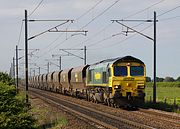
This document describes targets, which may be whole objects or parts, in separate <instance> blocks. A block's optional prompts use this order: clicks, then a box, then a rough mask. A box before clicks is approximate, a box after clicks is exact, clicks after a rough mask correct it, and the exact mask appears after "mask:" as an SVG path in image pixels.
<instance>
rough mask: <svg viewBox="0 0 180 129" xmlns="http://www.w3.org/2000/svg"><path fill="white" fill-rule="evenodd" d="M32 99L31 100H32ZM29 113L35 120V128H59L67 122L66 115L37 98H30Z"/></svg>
mask: <svg viewBox="0 0 180 129" xmlns="http://www.w3.org/2000/svg"><path fill="white" fill-rule="evenodd" d="M32 99H33V100H32ZM30 101H31V105H32V108H31V111H30V112H31V114H32V115H33V117H34V118H35V119H36V120H37V122H36V128H37V129H42V128H49V129H59V128H63V127H64V126H66V125H67V124H68V120H67V118H66V116H64V114H63V113H62V112H59V111H58V109H57V108H55V107H51V106H50V105H48V104H46V103H44V102H43V101H41V100H39V99H37V98H31V99H30Z"/></svg>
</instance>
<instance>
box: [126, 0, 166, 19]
mask: <svg viewBox="0 0 180 129" xmlns="http://www.w3.org/2000/svg"><path fill="white" fill-rule="evenodd" d="M164 1H165V0H160V1H159V2H156V3H154V4H152V5H150V6H148V7H146V8H144V9H142V10H140V11H138V12H135V13H133V14H130V15H128V16H126V17H124V19H127V18H129V17H132V16H135V15H137V14H139V13H142V12H144V11H146V10H147V9H150V8H152V7H153V6H156V5H158V4H160V3H162V2H164Z"/></svg>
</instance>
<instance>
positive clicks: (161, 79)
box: [146, 77, 180, 82]
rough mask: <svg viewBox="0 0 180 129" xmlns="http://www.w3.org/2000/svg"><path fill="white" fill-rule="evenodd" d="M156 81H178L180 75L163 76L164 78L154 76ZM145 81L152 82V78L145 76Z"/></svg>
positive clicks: (179, 80)
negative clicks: (175, 76) (175, 77)
mask: <svg viewBox="0 0 180 129" xmlns="http://www.w3.org/2000/svg"><path fill="white" fill-rule="evenodd" d="M156 81H157V82H180V77H178V78H177V79H174V78H173V77H165V78H160V77H156ZM146 82H153V79H151V78H150V77H146Z"/></svg>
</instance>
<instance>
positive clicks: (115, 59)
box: [91, 56, 144, 66]
mask: <svg viewBox="0 0 180 129" xmlns="http://www.w3.org/2000/svg"><path fill="white" fill-rule="evenodd" d="M117 61H122V62H123V61H131V62H138V63H142V64H144V62H142V61H141V60H140V59H138V58H135V57H132V56H124V57H117V58H111V59H106V60H102V61H100V62H97V63H94V64H92V65H91V66H96V65H101V64H102V65H107V64H114V63H116V62H117Z"/></svg>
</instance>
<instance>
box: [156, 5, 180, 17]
mask: <svg viewBox="0 0 180 129" xmlns="http://www.w3.org/2000/svg"><path fill="white" fill-rule="evenodd" d="M179 7H180V5H178V6H176V7H174V8H172V9H170V10H167V11H165V12H164V13H161V14H159V15H157V17H161V16H163V15H165V14H167V13H169V12H172V11H174V10H176V9H178V8H179Z"/></svg>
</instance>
